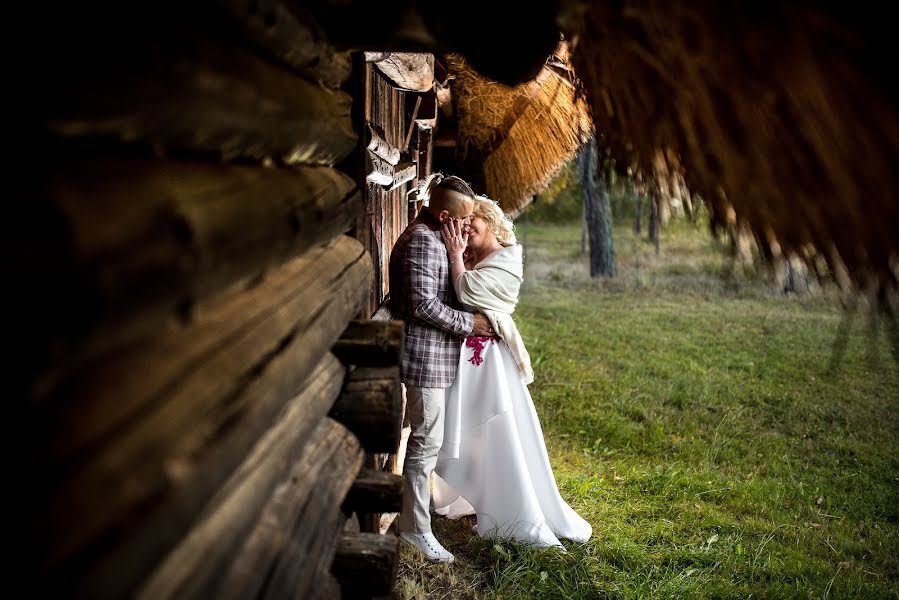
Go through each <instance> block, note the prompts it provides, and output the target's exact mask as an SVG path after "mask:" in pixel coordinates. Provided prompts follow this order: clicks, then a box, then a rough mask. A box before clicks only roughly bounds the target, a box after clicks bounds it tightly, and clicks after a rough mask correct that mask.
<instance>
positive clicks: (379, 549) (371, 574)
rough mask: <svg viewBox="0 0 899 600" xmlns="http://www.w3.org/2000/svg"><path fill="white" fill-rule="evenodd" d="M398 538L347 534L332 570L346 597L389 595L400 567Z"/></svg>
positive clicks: (342, 539)
mask: <svg viewBox="0 0 899 600" xmlns="http://www.w3.org/2000/svg"><path fill="white" fill-rule="evenodd" d="M399 544H400V540H399V538H398V537H396V536H393V535H381V534H379V533H344V534H343V537H342V538H341V540H340V545H339V546H338V548H337V553H336V554H335V555H334V565H333V566H332V567H331V571H332V572H333V573H334V575H335V576H336V577H337V580H338V581H340V586H341V589H342V591H343V594H344V597H346V596H351V597H352V596H354V595H357V594H360V593H361V594H364V595H365V596H367V597H371V596H378V595H387V594H389V593H390V592H391V590H392V589H393V583H394V580H395V579H396V569H397V565H398V564H399Z"/></svg>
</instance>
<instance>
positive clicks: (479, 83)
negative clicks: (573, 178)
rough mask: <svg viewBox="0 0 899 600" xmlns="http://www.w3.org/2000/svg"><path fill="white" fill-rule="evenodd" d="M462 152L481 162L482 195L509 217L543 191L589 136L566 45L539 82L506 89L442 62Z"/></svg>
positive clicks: (454, 59)
mask: <svg viewBox="0 0 899 600" xmlns="http://www.w3.org/2000/svg"><path fill="white" fill-rule="evenodd" d="M447 63H448V64H447V67H448V71H449V72H450V73H451V74H452V75H453V77H454V80H453V83H452V90H453V98H454V101H455V105H456V111H457V113H458V120H459V134H458V135H459V142H460V144H461V146H462V148H463V151H465V152H470V151H472V150H474V151H476V152H478V153H479V155H480V156H481V157H483V170H484V179H485V181H486V187H487V190H486V192H487V195H488V196H490V197H491V198H495V199H497V200H498V201H499V203H500V206H502V208H503V210H504V211H505V212H507V213H509V214H510V215H512V216H515V215H517V214H519V213H520V212H521V211H522V210H523V209H524V208H525V207H526V206H527V205H528V203H530V202H531V200H532V199H533V196H534V195H535V194H537V193H539V192H540V191H542V190H544V189H546V187H547V186H548V185H549V183H550V182H551V181H552V179H553V178H554V177H555V176H556V175H557V174H558V172H559V170H560V169H561V168H562V167H563V166H564V164H565V163H566V162H567V161H568V160H570V159H571V158H572V157H573V156H574V155H575V153H576V152H577V150H578V148H579V147H580V146H581V144H583V143H584V142H585V141H586V140H587V139H589V137H590V135H591V134H592V131H593V125H592V122H591V119H590V114H589V108H588V105H587V103H586V101H585V99H584V98H583V96H582V95H581V94H578V93H577V86H578V82H577V80H576V79H575V76H574V72H573V70H572V69H571V67H570V65H569V63H568V50H567V44H565V43H564V42H563V43H561V44H560V45H559V48H558V50H557V52H556V53H555V55H554V56H552V57H550V59H549V60H547V64H546V65H545V66H544V67H543V69H542V70H541V71H540V73H539V74H538V75H537V77H536V78H535V79H534V80H532V81H529V82H527V83H524V84H521V85H517V86H515V87H509V86H506V85H503V84H500V83H497V82H495V81H491V80H489V79H487V78H485V77H483V76H481V75H480V74H478V73H477V72H476V71H474V70H473V69H472V68H471V67H470V66H469V65H468V64H467V63H466V62H465V60H464V59H463V58H462V57H461V56H459V55H449V56H448V57H447Z"/></svg>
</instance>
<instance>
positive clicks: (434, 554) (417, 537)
mask: <svg viewBox="0 0 899 600" xmlns="http://www.w3.org/2000/svg"><path fill="white" fill-rule="evenodd" d="M400 541H401V542H403V543H405V544H408V545H410V546H412V547H414V548H418V549H419V550H420V551H421V553H422V554H424V555H425V558H427V559H428V560H433V561H435V562H446V563H451V562H453V560H455V557H454V556H453V555H452V554H450V552H448V551H447V549H446V548H444V547H443V546H442V545H441V544H440V542H438V541H437V538H435V537H434V534H433V533H431V532H430V531H429V532H428V533H412V532H411V531H403V532H402V533H400Z"/></svg>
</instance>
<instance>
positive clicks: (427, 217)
mask: <svg viewBox="0 0 899 600" xmlns="http://www.w3.org/2000/svg"><path fill="white" fill-rule="evenodd" d="M418 219H419V220H420V221H421V222H422V223H424V224H425V225H427V226H428V229H430V230H431V231H440V230H441V229H442V228H443V224H442V223H441V222H440V220H439V219H438V218H437V217H435V216H434V215H432V214H431V211H429V210H428V207H427V206H422V207H421V210H420V211H418Z"/></svg>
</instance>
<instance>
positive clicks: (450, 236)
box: [443, 219, 468, 259]
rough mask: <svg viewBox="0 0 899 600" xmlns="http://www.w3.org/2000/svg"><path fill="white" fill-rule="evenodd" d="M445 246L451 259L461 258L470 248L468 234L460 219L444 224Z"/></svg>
mask: <svg viewBox="0 0 899 600" xmlns="http://www.w3.org/2000/svg"><path fill="white" fill-rule="evenodd" d="M443 244H444V245H445V246H446V251H447V253H448V254H449V255H450V258H451V259H452V258H461V256H462V253H463V252H465V249H466V248H467V247H468V232H467V231H466V230H465V226H464V225H463V224H462V221H461V220H460V219H453V220H451V221H449V222H448V223H444V224H443Z"/></svg>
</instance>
